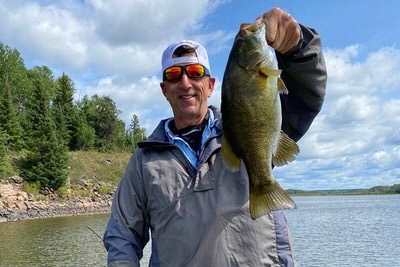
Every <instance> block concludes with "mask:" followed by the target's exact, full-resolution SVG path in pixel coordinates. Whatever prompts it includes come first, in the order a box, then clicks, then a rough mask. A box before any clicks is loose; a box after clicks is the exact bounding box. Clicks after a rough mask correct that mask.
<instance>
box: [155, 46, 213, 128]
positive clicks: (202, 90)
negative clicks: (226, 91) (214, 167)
mask: <svg viewBox="0 0 400 267" xmlns="http://www.w3.org/2000/svg"><path fill="white" fill-rule="evenodd" d="M184 56H196V55H195V53H190V54H186V55H184ZM182 65H185V64H182ZM214 83H215V78H213V77H210V76H204V77H202V78H195V79H191V78H189V77H188V76H187V74H186V73H185V72H184V74H183V75H182V78H181V79H180V80H177V81H172V82H169V81H164V82H161V83H160V86H161V89H162V92H163V94H164V96H165V98H166V99H167V100H168V102H169V103H170V105H171V107H172V111H173V113H174V119H175V125H176V127H177V128H178V129H180V128H184V127H187V126H191V125H197V124H200V123H201V122H202V121H203V119H204V117H205V116H206V114H207V110H208V104H207V100H208V98H209V97H210V96H211V93H212V92H213V90H214Z"/></svg>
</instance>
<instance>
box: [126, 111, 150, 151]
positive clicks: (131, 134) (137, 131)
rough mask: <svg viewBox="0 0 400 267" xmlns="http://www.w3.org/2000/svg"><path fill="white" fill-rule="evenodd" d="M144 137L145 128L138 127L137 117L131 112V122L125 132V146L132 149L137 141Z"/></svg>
mask: <svg viewBox="0 0 400 267" xmlns="http://www.w3.org/2000/svg"><path fill="white" fill-rule="evenodd" d="M145 139H146V129H145V128H142V127H140V124H139V117H138V116H137V115H136V114H133V116H132V119H131V124H130V125H129V129H128V131H127V132H126V138H125V146H126V147H127V148H129V150H130V151H134V150H135V149H136V147H137V144H138V143H139V142H142V141H144V140H145Z"/></svg>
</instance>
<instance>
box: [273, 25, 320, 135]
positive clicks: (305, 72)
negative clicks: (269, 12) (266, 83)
mask: <svg viewBox="0 0 400 267" xmlns="http://www.w3.org/2000/svg"><path fill="white" fill-rule="evenodd" d="M300 27H301V30H302V39H301V41H300V42H299V44H298V45H297V46H296V47H295V48H293V49H292V50H291V51H289V52H287V53H286V54H279V53H278V52H277V59H278V63H279V68H281V69H282V75H281V77H282V79H283V81H284V82H285V84H286V87H287V88H288V90H289V94H288V95H281V103H282V130H283V131H284V132H285V133H287V134H288V135H289V136H290V137H291V138H292V139H293V140H295V141H298V140H299V139H300V138H301V137H302V136H303V135H304V134H305V133H306V132H307V130H308V129H309V127H310V126H311V123H312V121H313V120H314V118H315V116H317V114H318V113H319V111H320V110H321V107H322V103H323V101H324V97H325V89H326V81H327V73H326V66H325V61H324V57H323V54H322V48H321V40H320V37H319V34H318V33H317V32H316V31H315V30H313V29H310V28H307V27H304V26H302V25H300Z"/></svg>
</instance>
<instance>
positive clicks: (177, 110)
mask: <svg viewBox="0 0 400 267" xmlns="http://www.w3.org/2000/svg"><path fill="white" fill-rule="evenodd" d="M257 21H258V22H259V23H266V26H267V34H266V35H267V37H266V39H267V41H268V43H269V44H270V46H272V47H273V48H274V49H275V50H276V54H277V58H278V61H279V65H280V68H281V69H282V70H283V72H282V78H283V79H284V81H285V83H286V86H287V87H288V90H289V92H290V94H289V95H284V96H282V111H283V122H282V129H283V130H284V131H285V132H286V133H287V134H288V135H289V136H290V137H291V138H292V139H294V140H296V141H297V140H299V138H300V137H301V136H303V135H304V134H305V132H306V131H307V130H308V128H309V126H310V125H311V122H312V121H313V119H314V117H315V116H316V115H317V114H318V112H319V111H320V109H321V106H322V102H323V98H324V95H325V86H326V69H325V63H324V59H323V56H322V51H321V45H320V39H319V36H318V34H317V33H316V32H315V31H314V30H311V29H308V28H306V27H304V26H301V25H299V24H298V23H297V22H296V21H295V20H294V19H293V18H292V17H291V16H290V15H289V14H288V13H286V12H283V11H282V10H280V9H277V8H274V9H271V10H270V11H268V12H266V13H264V14H263V15H262V16H260V17H259V18H258V19H257ZM162 71H163V81H162V82H161V83H160V86H161V90H162V93H163V94H164V96H165V98H166V99H167V100H168V102H169V103H170V105H171V107H172V111H173V115H174V117H173V118H170V119H166V120H162V121H161V122H160V124H159V125H158V127H157V128H156V129H155V131H154V132H153V133H152V135H151V136H150V137H149V138H148V140H146V141H145V142H143V143H141V144H140V146H139V148H138V149H137V150H136V151H135V153H134V154H133V156H132V158H131V160H130V162H129V164H128V167H127V169H126V172H125V175H124V177H123V178H122V180H121V182H120V184H119V186H118V189H117V192H116V194H115V198H114V202H113V206H112V213H111V217H110V220H109V223H108V226H107V229H106V232H105V235H104V243H105V246H106V248H107V250H108V266H110V267H115V266H139V260H140V258H141V257H142V251H143V248H144V247H145V245H146V244H147V242H148V241H149V229H150V230H151V238H152V255H151V259H150V266H151V267H156V266H163V267H164V266H165V267H184V266H186V267H206V266H207V267H209V266H215V267H225V266H235V267H239V266H240V267H243V266H249V267H250V266H252V267H258V266H274V267H278V266H281V267H282V266H285V267H292V266H295V261H294V255H293V251H292V245H291V242H290V239H289V232H288V227H287V223H286V220H285V218H284V216H283V213H282V212H281V211H275V212H271V213H268V214H266V215H264V216H261V217H260V218H258V219H256V220H252V219H251V217H250V214H249V207H248V197H249V193H248V188H249V185H248V177H247V173H246V170H241V171H240V172H237V173H232V172H229V171H228V170H227V169H226V168H225V166H224V165H223V163H222V160H221V155H220V141H221V133H222V129H221V114H220V113H219V111H218V109H216V108H215V107H212V106H210V107H209V106H208V104H207V99H208V98H209V97H210V95H211V94H212V92H213V89H214V83H215V78H213V77H212V76H211V70H210V65H209V62H208V56H207V52H206V51H205V49H204V47H202V46H201V45H200V44H198V43H196V42H193V41H181V42H176V43H173V44H171V45H170V46H169V47H168V48H167V49H166V50H165V51H164V53H163V57H162ZM242 169H243V168H242Z"/></svg>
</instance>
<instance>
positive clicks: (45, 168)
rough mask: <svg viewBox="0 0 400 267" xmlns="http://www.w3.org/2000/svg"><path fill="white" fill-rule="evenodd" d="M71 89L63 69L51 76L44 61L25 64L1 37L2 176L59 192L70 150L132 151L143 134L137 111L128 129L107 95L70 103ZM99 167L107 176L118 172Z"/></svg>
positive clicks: (0, 139)
mask: <svg viewBox="0 0 400 267" xmlns="http://www.w3.org/2000/svg"><path fill="white" fill-rule="evenodd" d="M74 92H75V85H74V82H73V81H72V80H71V79H70V78H69V77H68V76H67V75H66V74H64V73H63V74H62V75H61V76H60V77H57V78H55V77H54V76H53V72H52V70H51V69H50V68H48V67H47V66H34V67H33V68H31V69H27V68H26V67H25V64H24V61H23V59H22V57H21V55H20V53H19V52H18V51H17V50H16V49H11V48H10V47H8V46H6V45H3V44H2V43H1V42H0V178H1V177H3V176H4V177H8V176H7V175H21V176H23V178H24V179H25V180H26V181H28V182H29V183H31V184H38V185H39V186H40V187H41V186H48V187H52V188H53V189H57V188H59V190H61V191H62V190H64V187H65V186H64V185H65V181H66V180H67V167H68V157H67V152H68V151H79V150H85V151H92V150H95V151H102V152H107V151H113V152H125V151H133V150H134V149H135V148H136V146H137V143H138V142H140V141H142V140H144V139H145V138H146V137H145V129H144V128H142V127H140V125H139V118H138V117H137V116H136V115H134V116H133V118H132V122H131V125H130V127H129V129H126V127H125V123H124V122H123V121H122V120H120V119H119V117H118V116H119V114H120V111H119V110H118V109H117V107H116V104H115V102H114V101H113V100H112V99H111V98H110V97H108V96H98V95H94V96H92V97H89V96H84V97H83V99H82V100H81V101H79V102H74V97H73V96H74ZM88 153H92V152H88ZM117 154H118V153H117ZM16 155H17V156H16ZM100 169H101V171H103V172H104V174H105V176H106V177H108V176H112V177H118V178H117V179H119V177H120V176H121V175H120V173H118V174H116V173H110V172H111V171H110V170H109V168H107V167H105V168H104V169H103V168H100ZM112 170H114V169H112ZM96 175H98V174H96ZM105 179H107V178H105ZM113 179H114V178H113ZM99 190H101V191H104V192H106V191H108V190H109V188H101V189H99Z"/></svg>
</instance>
